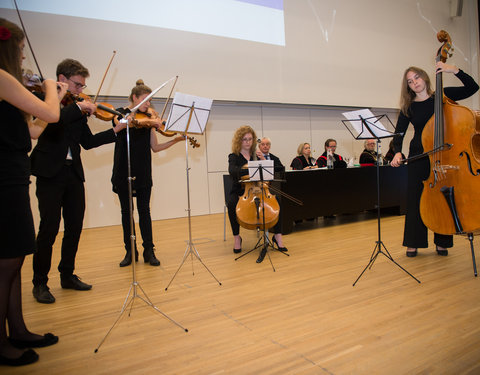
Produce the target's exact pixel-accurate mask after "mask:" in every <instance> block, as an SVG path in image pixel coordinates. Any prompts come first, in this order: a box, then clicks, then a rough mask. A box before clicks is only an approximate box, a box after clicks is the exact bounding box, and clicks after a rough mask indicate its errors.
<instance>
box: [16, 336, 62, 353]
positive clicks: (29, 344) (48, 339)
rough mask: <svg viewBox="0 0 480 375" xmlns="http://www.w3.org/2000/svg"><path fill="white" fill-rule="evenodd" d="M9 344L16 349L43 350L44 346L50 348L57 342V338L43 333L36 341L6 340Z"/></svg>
mask: <svg viewBox="0 0 480 375" xmlns="http://www.w3.org/2000/svg"><path fill="white" fill-rule="evenodd" d="M8 341H9V342H10V344H11V345H12V346H14V347H16V348H18V349H26V348H43V347H45V346H50V345H53V344H56V343H57V342H58V336H55V335H54V334H52V333H45V334H44V335H43V337H42V338H41V339H38V340H17V339H12V338H11V337H9V338H8Z"/></svg>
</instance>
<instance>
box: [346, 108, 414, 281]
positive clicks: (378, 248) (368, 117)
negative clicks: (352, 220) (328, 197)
mask: <svg viewBox="0 0 480 375" xmlns="http://www.w3.org/2000/svg"><path fill="white" fill-rule="evenodd" d="M343 115H344V116H345V117H347V118H348V120H342V123H343V124H344V125H345V127H346V128H347V129H348V131H349V132H350V134H351V135H352V136H353V138H355V139H357V140H360V139H372V138H374V139H376V140H377V155H378V152H379V144H380V143H381V139H383V138H391V137H393V136H394V135H395V134H394V131H395V127H394V126H393V124H392V122H391V121H390V119H389V118H388V116H387V115H378V116H375V115H373V113H371V112H370V111H369V110H360V111H353V112H346V113H344V114H343ZM383 118H385V119H387V120H388V124H389V126H390V127H391V128H392V129H393V131H389V130H387V129H386V128H385V126H383V124H382V123H381V122H380V120H381V119H383ZM375 164H376V168H377V225H378V239H377V241H375V248H374V249H373V252H372V255H371V256H370V261H369V262H368V264H367V265H366V266H365V268H364V269H363V271H362V273H361V274H360V276H358V277H357V279H356V280H355V282H354V283H353V286H355V284H356V283H357V281H358V280H360V278H361V277H362V275H363V274H364V272H365V271H366V270H367V268H372V266H373V263H374V262H375V260H376V259H377V256H378V254H382V255H384V256H385V257H386V258H387V259H388V260H390V261H391V262H393V263H394V264H395V265H397V266H398V267H399V268H400V269H401V270H402V271H404V272H405V273H407V274H408V275H409V276H410V277H412V278H413V279H414V280H415V281H417V282H418V283H420V280H418V279H417V278H416V277H415V276H413V275H412V274H411V273H410V272H408V271H407V270H406V269H405V268H403V267H402V266H401V265H400V264H398V263H397V262H396V261H395V260H394V259H393V257H392V256H391V254H390V253H389V251H388V249H387V247H386V246H385V244H384V243H383V241H382V238H381V233H382V232H381V227H380V222H381V220H380V164H379V162H378V160H377V162H376V163H375Z"/></svg>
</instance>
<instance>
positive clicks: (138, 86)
mask: <svg viewBox="0 0 480 375" xmlns="http://www.w3.org/2000/svg"><path fill="white" fill-rule="evenodd" d="M151 92H152V89H151V88H150V87H148V86H147V85H145V83H144V82H143V80H142V79H138V80H137V82H135V86H134V87H133V89H132V91H131V93H130V96H129V97H128V100H130V102H131V103H133V95H135V96H136V97H137V98H138V97H139V96H142V95H144V94H150V93H151Z"/></svg>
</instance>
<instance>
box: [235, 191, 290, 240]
mask: <svg viewBox="0 0 480 375" xmlns="http://www.w3.org/2000/svg"><path fill="white" fill-rule="evenodd" d="M238 199H239V196H238V195H237V194H230V195H229V196H228V201H227V209H228V218H229V219H230V226H231V227H232V233H233V235H234V236H237V235H239V234H240V224H238V221H237V212H236V208H237V203H238ZM279 205H280V201H279ZM281 214H282V210H281V209H280V214H279V217H278V222H277V224H275V226H274V227H273V228H272V229H271V232H272V233H282V224H281V220H280V219H281V216H280V215H281Z"/></svg>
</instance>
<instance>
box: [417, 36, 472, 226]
mask: <svg viewBox="0 0 480 375" xmlns="http://www.w3.org/2000/svg"><path fill="white" fill-rule="evenodd" d="M437 38H438V41H439V42H440V43H442V46H441V47H440V49H439V50H438V53H437V61H442V62H446V60H447V56H451V52H450V50H451V49H452V43H451V39H450V36H449V35H448V33H447V32H446V31H443V30H441V31H439V32H438V34H437ZM452 50H453V49H452ZM422 145H423V149H424V150H433V152H431V153H430V155H429V159H430V175H429V177H428V179H427V180H425V181H424V182H423V184H424V188H423V192H422V196H421V198H420V215H421V217H422V220H423V222H424V224H425V225H426V226H427V227H428V228H429V229H431V230H432V231H434V232H436V233H440V234H448V235H451V234H462V233H472V232H474V231H476V230H478V229H480V195H479V194H478V192H479V191H480V116H479V114H478V112H474V111H472V110H470V109H469V108H467V107H464V106H461V105H458V104H456V103H455V102H454V101H453V100H450V99H449V98H447V97H446V96H444V94H443V82H442V73H441V72H440V73H437V74H436V91H435V113H434V115H433V116H432V117H431V118H430V120H429V121H428V122H427V124H426V125H425V128H424V130H423V133H422Z"/></svg>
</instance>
